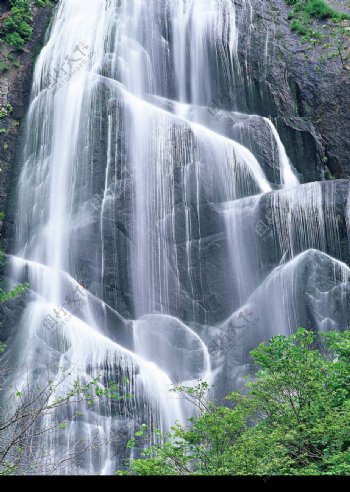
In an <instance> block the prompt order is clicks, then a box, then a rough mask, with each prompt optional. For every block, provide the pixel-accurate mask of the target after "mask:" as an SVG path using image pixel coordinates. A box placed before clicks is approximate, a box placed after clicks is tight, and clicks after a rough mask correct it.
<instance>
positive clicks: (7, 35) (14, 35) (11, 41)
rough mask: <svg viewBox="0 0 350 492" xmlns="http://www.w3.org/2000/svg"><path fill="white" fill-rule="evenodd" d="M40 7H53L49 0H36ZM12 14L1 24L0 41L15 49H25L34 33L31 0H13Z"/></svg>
mask: <svg viewBox="0 0 350 492" xmlns="http://www.w3.org/2000/svg"><path fill="white" fill-rule="evenodd" d="M35 3H36V5H38V6H40V7H47V6H49V7H52V5H53V3H52V2H50V1H49V0H36V2H35ZM11 5H12V6H11V10H10V15H8V16H7V17H5V19H4V21H3V22H2V24H1V26H0V37H1V39H0V41H1V42H3V43H5V44H6V45H7V46H10V47H12V48H14V49H15V50H23V48H24V47H25V45H26V43H27V42H28V41H29V40H30V39H31V37H32V35H33V27H32V21H33V16H32V12H31V8H30V3H29V0H12V1H11Z"/></svg>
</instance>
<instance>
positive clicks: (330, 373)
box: [118, 329, 350, 476]
mask: <svg viewBox="0 0 350 492" xmlns="http://www.w3.org/2000/svg"><path fill="white" fill-rule="evenodd" d="M252 357H253V359H254V362H255V365H256V366H257V367H258V368H259V371H258V372H257V374H256V375H255V377H254V379H253V382H250V383H247V384H246V389H245V390H243V391H241V392H239V393H233V394H231V395H229V396H228V397H227V399H226V400H227V405H226V406H217V405H215V404H213V403H210V402H209V403H208V402H207V400H206V397H205V396H206V394H205V393H206V391H207V389H208V386H207V385H206V384H205V383H201V384H200V385H199V386H198V387H197V388H186V387H182V388H181V387H180V388H177V393H178V394H179V393H180V394H182V395H183V396H184V397H185V398H186V399H189V400H191V401H193V402H194V403H195V404H196V406H197V408H200V413H199V415H197V416H194V417H192V418H191V419H190V421H189V425H188V426H183V425H180V424H176V425H174V427H173V429H172V431H171V432H170V433H168V434H166V435H163V434H162V433H160V432H158V435H159V438H160V439H159V444H157V445H155V446H153V447H151V448H148V449H146V451H144V453H143V459H137V460H131V469H130V471H129V472H119V473H118V474H128V473H129V474H130V473H131V474H136V475H262V476H269V475H350V438H349V436H350V385H349V381H350V331H346V332H343V333H338V332H330V333H326V334H315V333H313V332H310V331H306V330H304V329H300V330H299V331H298V332H297V333H296V334H295V335H293V336H291V337H290V338H286V337H284V336H276V337H274V338H273V339H272V340H271V341H270V342H269V343H268V344H262V345H260V346H259V347H258V348H257V349H256V350H254V351H253V352H252ZM156 435H157V433H156ZM153 436H154V432H153ZM138 438H140V439H144V442H145V443H146V442H149V439H150V438H151V436H150V435H145V429H144V427H142V428H141V429H140V431H139V432H137V433H136V434H135V439H132V440H131V441H130V443H129V447H134V446H135V442H136V441H137V439H138ZM153 438H154V437H153ZM141 444H142V443H141Z"/></svg>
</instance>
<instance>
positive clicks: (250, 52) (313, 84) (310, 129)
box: [236, 0, 350, 181]
mask: <svg viewBox="0 0 350 492" xmlns="http://www.w3.org/2000/svg"><path fill="white" fill-rule="evenodd" d="M244 1H245V0H236V4H237V5H238V6H240V5H241V6H242V4H243V2H244ZM250 3H251V5H252V18H251V19H246V20H245V22H246V27H245V29H244V30H242V31H241V32H242V36H241V42H240V57H241V58H242V59H244V60H245V65H246V71H245V73H244V74H243V76H244V80H245V84H244V91H245V98H240V100H241V101H242V100H244V101H245V107H242V110H243V109H244V110H246V111H248V112H253V113H254V112H257V113H259V114H262V115H265V116H268V117H272V118H273V119H275V121H276V123H277V127H278V130H279V132H280V135H281V138H282V140H283V141H284V143H285V145H286V147H287V150H288V153H289V155H290V157H291V158H292V160H293V162H294V164H295V165H296V167H297V169H298V171H299V172H300V173H301V174H302V175H303V176H304V180H305V181H314V180H317V179H322V178H323V177H324V176H325V170H327V169H326V166H325V165H327V167H328V169H329V170H330V171H331V173H332V175H334V176H335V177H337V178H344V177H346V178H347V177H349V175H350V163H349V158H348V156H349V151H350V110H349V108H350V71H349V70H347V69H346V68H345V67H344V66H343V64H342V60H341V58H340V56H337V52H336V49H335V50H334V49H333V50H332V49H331V50H330V49H329V48H327V47H326V48H325V46H327V43H328V38H327V36H326V37H325V39H324V41H322V42H318V43H316V44H313V42H312V41H310V40H309V41H308V40H305V41H304V42H303V40H302V38H301V37H300V36H299V35H297V34H296V33H294V32H292V31H291V28H290V21H289V20H288V14H289V12H290V11H291V8H290V7H288V6H287V5H286V3H285V1H284V0H268V1H261V0H251V2H250ZM332 4H333V6H337V5H338V6H339V8H342V7H343V2H340V1H334V2H332ZM348 24H349V23H346V22H345V23H344V27H345V28H348V27H349V26H348ZM249 26H251V27H249ZM322 27H323V26H322V23H321V22H315V24H314V28H315V29H321V30H322ZM345 43H347V41H346V40H345ZM348 48H349V46H348ZM346 54H348V53H346ZM326 175H327V173H326Z"/></svg>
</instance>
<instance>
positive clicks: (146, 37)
mask: <svg viewBox="0 0 350 492" xmlns="http://www.w3.org/2000/svg"><path fill="white" fill-rule="evenodd" d="M242 19H243V20H244V19H246V20H248V31H249V30H251V29H252V22H253V11H252V7H251V4H250V2H249V1H247V2H243V3H242V5H240V7H239V8H238V7H237V6H236V4H235V2H233V1H231V0H206V1H204V0H171V1H170V2H169V1H166V0H61V1H60V2H59V4H58V6H57V10H56V13H55V16H54V20H53V23H52V27H51V30H50V33H49V36H48V41H47V44H46V45H45V46H44V48H43V50H42V52H41V54H40V56H39V59H38V61H37V64H36V69H35V74H34V81H33V89H32V100H31V105H30V109H29V113H28V116H27V123H26V133H25V145H24V149H23V159H22V160H23V166H22V171H21V176H20V180H19V186H18V210H17V222H16V224H17V235H16V238H17V246H16V253H15V255H13V256H12V273H11V276H12V278H13V279H16V280H17V281H19V282H20V281H24V280H26V281H28V282H29V283H30V295H29V296H28V303H27V306H26V308H25V310H24V312H23V313H22V316H21V320H20V322H19V323H18V324H17V326H16V330H15V336H14V339H13V340H12V347H13V350H12V353H13V354H16V355H15V356H14V358H16V357H17V360H18V359H19V360H20V363H17V364H16V367H17V370H16V373H13V374H12V378H13V381H15V383H16V387H17V388H19V389H23V391H24V388H25V387H26V385H28V384H31V381H33V380H36V381H37V380H38V378H39V380H40V379H41V380H42V381H43V383H44V382H45V377H47V375H49V378H52V377H56V376H57V375H59V374H60V373H61V372H67V371H68V372H69V374H70V377H69V378H68V380H67V381H66V382H65V385H66V386H65V388H69V384H70V383H71V382H72V381H74V380H76V379H78V380H79V381H81V382H82V383H85V382H87V381H89V379H91V378H92V377H101V380H100V381H101V386H102V387H104V386H106V385H107V384H108V382H112V381H113V382H114V381H117V383H118V387H119V390H120V392H121V393H122V394H125V395H129V398H128V399H127V400H126V402H125V403H123V404H122V403H120V404H114V403H113V402H111V401H110V400H109V399H102V400H101V402H100V403H99V404H98V405H97V406H94V407H93V408H91V409H89V408H84V412H82V413H83V415H82V416H81V417H80V418H78V419H75V420H74V421H73V420H71V421H70V422H69V425H68V426H66V427H65V428H64V429H61V428H55V429H54V431H52V432H51V433H50V434H49V437H45V438H44V437H43V438H42V442H41V448H42V449H45V456H44V457H43V456H41V465H42V470H41V471H43V472H46V473H47V472H48V470H52V463H61V465H59V466H56V467H55V470H54V472H55V473H61V474H63V473H66V474H68V473H83V474H93V473H103V474H109V473H114V472H115V471H116V470H117V469H118V468H121V467H123V466H125V463H126V462H127V459H128V457H129V456H130V451H129V450H128V449H127V448H126V443H127V442H128V440H129V439H130V438H131V437H132V436H133V435H134V433H135V432H136V431H137V429H138V427H139V426H140V425H141V424H143V423H146V424H147V425H148V426H151V428H154V429H157V428H163V429H169V427H170V426H171V425H172V424H173V423H174V422H175V421H176V420H180V421H184V420H185V419H186V417H187V416H188V415H189V413H190V412H191V409H190V408H189V407H188V406H187V405H185V404H183V403H182V402H181V401H180V400H179V399H177V398H174V397H173V396H172V393H170V392H169V389H170V386H171V385H172V384H175V383H179V382H185V383H186V384H190V385H191V384H195V381H196V380H199V379H205V380H207V381H208V382H214V384H215V389H214V395H213V396H217V397H218V398H220V397H222V396H224V394H225V392H228V391H230V390H232V389H233V388H235V387H236V386H239V385H240V384H241V383H242V378H243V376H244V375H245V374H246V373H247V372H249V359H248V356H247V354H248V352H249V349H250V348H251V347H252V346H254V345H256V343H257V342H258V341H260V340H264V339H267V338H268V337H270V336H271V335H273V334H275V333H286V334H289V333H290V332H292V331H293V330H295V329H297V328H298V327H299V326H300V325H301V324H304V326H306V325H308V324H310V323H311V322H312V321H314V329H330V328H332V329H337V328H338V329H339V328H342V327H344V322H345V321H346V320H347V317H348V314H347V309H346V299H347V297H346V291H347V285H348V280H349V274H350V271H349V269H348V267H347V266H346V265H345V264H344V263H343V262H341V261H340V260H341V258H340V256H341V251H342V247H341V245H340V244H338V243H339V241H340V240H339V237H338V236H339V230H338V228H339V227H340V226H339V224H337V223H336V221H335V220H333V218H332V213H333V212H332V210H330V209H329V206H330V205H329V203H333V202H334V197H333V202H332V200H325V198H324V197H325V194H326V193H328V192H326V191H324V190H323V189H322V185H321V184H311V185H305V186H299V181H298V178H297V177H296V175H295V172H294V170H293V166H292V164H291V162H290V160H289V158H288V156H287V153H286V151H285V149H284V147H283V144H282V142H281V140H280V137H279V135H278V132H277V130H276V128H275V127H274V125H273V123H272V122H271V121H270V120H268V119H266V118H263V117H260V116H257V115H245V114H241V113H238V112H234V110H235V109H237V108H236V101H237V100H238V98H239V97H240V96H241V95H240V93H239V89H238V87H239V86H240V85H242V84H243V83H244V77H243V75H242V73H243V72H244V71H245V66H244V63H243V64H242V63H241V62H240V59H239V55H238V48H239V38H240V26H242ZM266 49H267V50H268V46H267V48H266ZM222 100H226V101H230V104H229V107H226V108H225V110H222V108H221V109H220V107H221V101H222ZM226 106H227V105H226ZM262 148H263V149H264V150H266V149H268V151H269V155H271V156H273V159H271V162H269V165H270V166H271V167H270V168H269V169H267V168H266V167H265V166H264V165H263V163H262V160H261V156H260V151H261V149H262ZM334 186H336V184H334ZM334 189H335V188H334ZM327 204H328V205H327ZM327 207H328V208H327ZM345 208H346V206H345ZM328 244H331V245H332V247H331V251H330V250H329V248H328V246H327V245H328ZM333 246H334V247H333ZM318 250H320V251H318ZM321 251H322V252H321ZM330 254H332V255H334V256H336V257H337V259H334V258H332V257H330V256H329V255H330ZM313 286H314V287H313ZM327 306H328V308H327ZM334 306H336V307H337V315H336V316H335V315H333V314H332V309H333V308H334ZM344 306H345V307H344ZM310 313H311V314H310ZM327 320H328V321H327ZM9 398H10V393H9ZM56 417H57V416H56V415H55V414H53V415H51V416H50V417H48V418H49V419H51V420H49V422H46V423H45V424H46V425H48V426H50V425H54V423H55V419H56ZM92 438H97V439H98V441H99V443H100V445H99V446H96V447H93V448H89V449H88V451H87V452H85V453H84V454H83V455H82V456H81V457H79V459H76V458H75V459H72V460H64V456H66V454H67V453H68V454H69V453H70V452H71V451H72V447H73V446H74V443H75V442H76V441H77V440H78V439H84V440H86V441H87V442H89V441H90V440H91V439H92ZM50 467H51V468H50Z"/></svg>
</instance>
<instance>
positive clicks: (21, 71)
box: [0, 0, 350, 247]
mask: <svg viewBox="0 0 350 492" xmlns="http://www.w3.org/2000/svg"><path fill="white" fill-rule="evenodd" d="M246 1H248V0H234V2H235V3H236V5H237V7H238V8H242V9H243V3H244V2H246ZM250 4H251V6H252V10H251V18H244V17H242V18H241V23H242V24H245V25H241V26H240V27H241V28H240V33H241V39H240V51H239V56H240V58H241V60H243V61H244V63H243V66H245V70H244V72H243V73H242V74H241V84H240V86H237V87H236V88H235V92H236V94H237V97H236V98H235V101H234V103H235V104H236V105H238V107H239V109H241V110H242V111H244V112H247V113H251V114H254V113H256V114H260V115H263V116H266V117H269V118H272V119H273V121H274V123H275V124H276V126H277V128H278V130H279V132H280V136H281V138H282V141H283V143H284V144H285V146H286V148H287V152H288V155H289V156H290V157H291V159H292V161H293V164H294V165H295V167H296V168H297V170H298V172H299V173H300V175H301V176H302V180H303V181H305V182H311V181H315V180H320V179H325V178H326V179H327V177H329V175H330V173H331V174H332V175H333V176H335V177H336V178H348V177H349V176H350V161H349V158H348V156H349V154H350V109H349V108H350V71H347V70H346V69H344V68H343V66H342V63H341V60H340V58H339V57H334V56H333V57H325V56H324V50H323V48H322V46H321V45H316V46H310V44H309V43H308V42H303V41H302V39H301V37H300V36H298V35H297V34H296V33H293V32H292V31H291V29H290V21H289V20H288V13H289V12H290V7H288V6H287V5H286V3H285V1H284V0H264V1H262V0H250ZM338 4H339V7H343V5H342V2H340V1H334V2H333V5H334V6H336V5H338ZM8 8H9V5H8V4H7V3H6V2H4V3H2V5H1V11H0V15H6V11H7V10H8ZM32 9H33V28H34V31H33V32H34V35H33V38H32V40H31V41H30V42H29V43H28V44H27V46H26V49H25V50H24V51H23V52H22V53H18V54H16V60H17V63H16V65H17V66H14V65H12V66H11V67H10V69H9V71H7V72H6V73H4V74H2V75H0V103H1V105H2V106H5V107H6V105H8V104H9V105H10V106H9V107H10V108H11V111H10V112H9V115H8V116H7V117H3V118H1V120H0V121H1V123H0V126H1V129H0V167H1V173H0V210H8V209H9V207H10V205H11V202H13V200H14V199H15V195H14V193H13V190H14V189H15V182H16V178H17V170H16V165H15V163H16V155H17V151H18V149H19V147H20V146H19V139H20V128H21V122H22V119H23V117H24V116H25V112H26V109H27V107H28V103H29V96H30V86H31V76H32V70H33V65H34V61H35V57H36V55H37V53H38V51H39V50H40V47H41V45H42V42H43V38H44V34H45V31H46V29H47V27H48V24H49V19H50V14H51V11H52V9H51V8H49V7H38V6H37V5H36V4H35V2H32ZM245 10H246V9H245ZM213 103H214V104H215V106H217V105H218V101H213ZM220 105H221V107H222V108H223V109H226V110H229V109H231V107H232V105H233V101H232V94H231V95H227V94H222V101H221V102H220ZM252 138H254V135H252ZM329 171H330V173H329ZM10 208H12V207H10ZM7 216H8V223H7V228H6V229H7V230H6V232H5V233H4V234H3V236H6V237H7V239H10V237H11V236H12V227H11V225H10V222H11V221H12V219H11V214H7ZM7 239H6V240H5V242H4V245H5V247H6V246H7V244H8V240H7Z"/></svg>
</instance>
